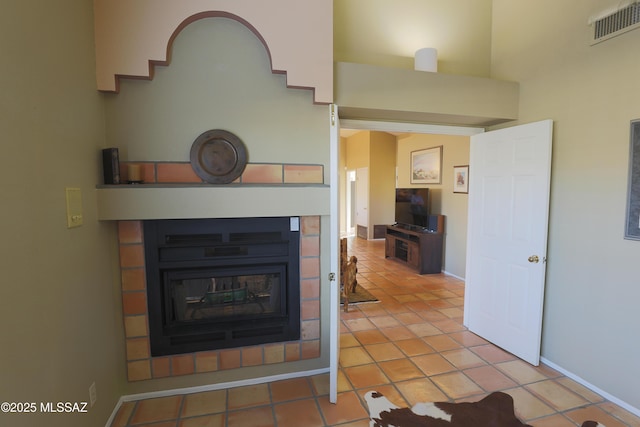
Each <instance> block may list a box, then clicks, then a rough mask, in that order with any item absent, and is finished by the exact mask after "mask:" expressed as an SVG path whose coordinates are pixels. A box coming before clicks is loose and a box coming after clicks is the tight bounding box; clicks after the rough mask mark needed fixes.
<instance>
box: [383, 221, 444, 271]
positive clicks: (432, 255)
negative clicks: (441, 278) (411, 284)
mask: <svg viewBox="0 0 640 427" xmlns="http://www.w3.org/2000/svg"><path fill="white" fill-rule="evenodd" d="M443 245H444V233H443V232H442V231H440V230H438V231H437V232H431V231H426V230H425V231H423V230H421V229H419V228H417V227H410V226H402V225H388V226H387V232H386V235H385V257H386V258H391V259H395V260H397V261H400V262H404V263H406V264H407V265H408V266H409V267H412V268H414V269H416V270H418V273H419V274H437V273H441V272H442V249H443Z"/></svg>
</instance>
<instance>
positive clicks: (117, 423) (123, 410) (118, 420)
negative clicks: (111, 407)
mask: <svg viewBox="0 0 640 427" xmlns="http://www.w3.org/2000/svg"><path fill="white" fill-rule="evenodd" d="M135 407H136V402H123V403H122V405H121V406H120V409H118V413H117V414H116V417H115V419H114V420H113V423H112V424H111V427H125V426H126V425H127V423H128V422H129V418H130V417H131V414H132V413H133V410H134V409H135Z"/></svg>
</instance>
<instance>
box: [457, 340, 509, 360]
mask: <svg viewBox="0 0 640 427" xmlns="http://www.w3.org/2000/svg"><path fill="white" fill-rule="evenodd" d="M465 345H468V344H466V343H465ZM470 350H471V351H473V352H474V353H476V354H477V355H478V356H480V357H482V358H483V359H484V360H486V361H487V362H489V363H500V362H507V361H510V360H515V359H516V357H515V356H514V355H513V354H511V353H508V352H506V351H504V350H503V349H501V348H499V347H496V346H495V345H493V344H484V345H480V346H474V347H473V348H470Z"/></svg>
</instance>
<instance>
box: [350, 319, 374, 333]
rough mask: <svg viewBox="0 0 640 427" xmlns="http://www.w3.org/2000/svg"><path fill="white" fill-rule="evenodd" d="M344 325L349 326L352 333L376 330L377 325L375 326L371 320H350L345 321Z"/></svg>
mask: <svg viewBox="0 0 640 427" xmlns="http://www.w3.org/2000/svg"><path fill="white" fill-rule="evenodd" d="M344 323H345V324H346V325H347V328H349V330H350V331H352V332H356V331H366V330H371V329H375V328H376V325H374V324H373V323H372V322H371V321H370V320H369V319H365V318H362V319H348V320H345V321H344Z"/></svg>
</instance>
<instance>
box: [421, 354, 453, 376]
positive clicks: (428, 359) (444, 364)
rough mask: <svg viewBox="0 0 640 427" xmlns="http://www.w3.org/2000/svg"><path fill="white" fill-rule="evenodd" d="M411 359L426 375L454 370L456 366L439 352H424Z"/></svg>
mask: <svg viewBox="0 0 640 427" xmlns="http://www.w3.org/2000/svg"><path fill="white" fill-rule="evenodd" d="M411 361H412V362H413V363H415V364H416V366H417V367H418V368H420V369H421V370H422V372H424V373H425V375H427V376H431V375H438V374H443V373H445V372H451V371H455V370H456V368H455V366H453V365H452V364H451V363H449V361H448V360H447V359H445V358H444V357H442V356H441V355H439V354H425V355H422V356H415V357H412V358H411Z"/></svg>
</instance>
